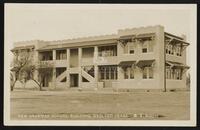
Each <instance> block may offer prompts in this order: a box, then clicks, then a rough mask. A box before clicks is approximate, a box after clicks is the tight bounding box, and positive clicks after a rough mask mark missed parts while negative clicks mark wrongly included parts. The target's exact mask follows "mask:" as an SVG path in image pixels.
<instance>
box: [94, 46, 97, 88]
mask: <svg viewBox="0 0 200 130" xmlns="http://www.w3.org/2000/svg"><path fill="white" fill-rule="evenodd" d="M97 61H98V46H95V47H94V82H95V84H96V86H95V87H98V64H97Z"/></svg>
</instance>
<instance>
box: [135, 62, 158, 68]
mask: <svg viewBox="0 0 200 130" xmlns="http://www.w3.org/2000/svg"><path fill="white" fill-rule="evenodd" d="M154 61H155V60H140V61H138V63H137V66H138V67H140V68H144V67H148V66H152V64H153V62H154Z"/></svg>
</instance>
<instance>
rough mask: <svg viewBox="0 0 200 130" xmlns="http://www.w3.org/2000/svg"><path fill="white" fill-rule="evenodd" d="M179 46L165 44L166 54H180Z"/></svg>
mask: <svg viewBox="0 0 200 130" xmlns="http://www.w3.org/2000/svg"><path fill="white" fill-rule="evenodd" d="M181 53H182V52H181V46H180V45H172V44H166V54H171V55H175V56H181V55H182V54H181Z"/></svg>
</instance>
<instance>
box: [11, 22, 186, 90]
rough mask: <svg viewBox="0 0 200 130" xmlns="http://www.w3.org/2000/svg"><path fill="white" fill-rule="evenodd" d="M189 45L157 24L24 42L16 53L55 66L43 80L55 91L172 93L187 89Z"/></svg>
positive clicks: (43, 84)
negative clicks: (30, 53)
mask: <svg viewBox="0 0 200 130" xmlns="http://www.w3.org/2000/svg"><path fill="white" fill-rule="evenodd" d="M188 45H189V43H187V42H186V39H185V37H179V36H175V35H173V34H170V33H167V32H165V31H164V27H163V26H159V25H157V26H148V27H140V28H132V29H123V30H118V33H117V34H113V35H103V36H94V37H85V38H77V39H68V40H59V41H40V40H35V41H24V42H18V43H15V47H14V49H13V52H14V51H17V50H18V49H30V47H31V49H33V51H34V57H33V61H34V62H35V63H36V62H38V61H41V62H44V63H47V64H51V65H52V66H53V67H51V69H49V70H48V71H50V74H48V75H46V76H44V77H43V79H40V80H42V86H43V87H49V88H51V89H56V88H62V89H70V88H82V89H84V88H85V89H86V88H91V89H104V88H113V89H123V88H125V89H147V90H149V89H158V90H166V89H176V88H183V89H184V88H186V71H187V69H188V68H189V67H188V66H187V65H186V47H187V46H188ZM41 69H45V68H41ZM38 73H39V72H38V71H36V72H35V75H34V76H35V79H37V80H38V79H39V78H41V77H40V76H39V74H38Z"/></svg>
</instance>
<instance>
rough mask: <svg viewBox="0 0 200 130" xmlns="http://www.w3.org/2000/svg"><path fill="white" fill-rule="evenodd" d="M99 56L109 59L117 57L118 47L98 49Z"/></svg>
mask: <svg viewBox="0 0 200 130" xmlns="http://www.w3.org/2000/svg"><path fill="white" fill-rule="evenodd" d="M98 51H99V52H98V54H99V56H103V57H108V56H117V46H116V45H112V46H101V47H99V48H98Z"/></svg>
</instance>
